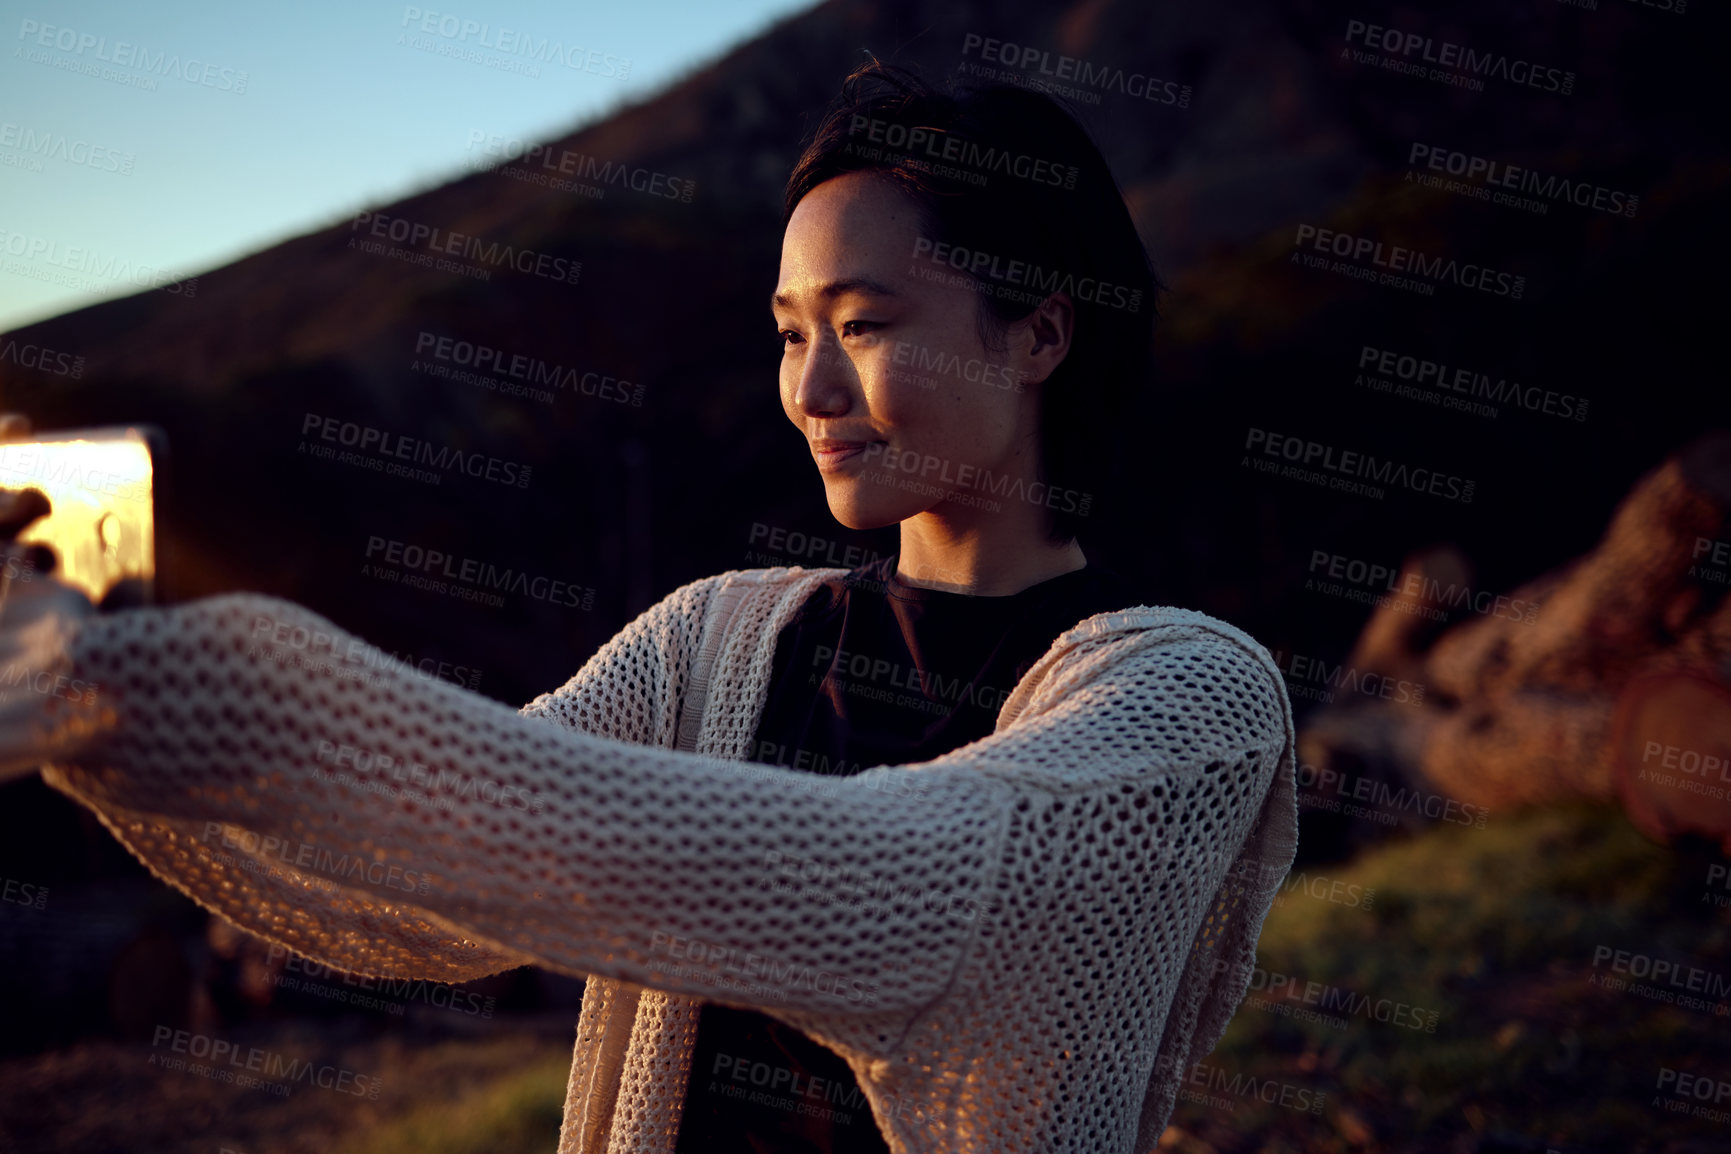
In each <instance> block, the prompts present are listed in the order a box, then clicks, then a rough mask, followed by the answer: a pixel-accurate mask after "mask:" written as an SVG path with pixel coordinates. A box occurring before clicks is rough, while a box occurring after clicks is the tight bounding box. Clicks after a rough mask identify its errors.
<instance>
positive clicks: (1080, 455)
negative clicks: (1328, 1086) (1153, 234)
mask: <svg viewBox="0 0 1731 1154" xmlns="http://www.w3.org/2000/svg"><path fill="white" fill-rule="evenodd" d="M1153 289H1154V284H1153V278H1152V274H1151V272H1150V271H1149V269H1148V266H1147V259H1146V255H1145V253H1144V251H1143V249H1142V247H1141V245H1140V242H1139V240H1138V239H1137V237H1136V234H1135V230H1134V226H1133V225H1132V223H1131V221H1130V217H1129V214H1128V212H1127V211H1126V209H1125V207H1124V204H1123V200H1122V197H1121V195H1120V194H1119V192H1118V190H1117V187H1116V185H1115V183H1114V182H1113V181H1112V178H1111V174H1110V172H1109V170H1108V168H1107V166H1106V164H1105V162H1104V160H1103V159H1102V158H1101V156H1100V154H1099V152H1098V150H1097V149H1095V148H1094V146H1093V145H1092V143H1091V142H1090V141H1089V140H1088V139H1087V137H1086V135H1085V134H1084V133H1083V132H1082V131H1081V129H1080V128H1079V127H1078V126H1077V125H1076V123H1075V122H1074V121H1073V120H1072V119H1071V118H1070V117H1069V116H1068V115H1067V114H1066V113H1064V112H1063V110H1062V109H1060V108H1059V107H1058V106H1057V105H1056V104H1055V103H1053V102H1052V101H1051V100H1049V99H1048V98H1046V97H1044V96H1042V95H1039V94H1035V93H1029V92H1023V91H1019V90H1015V89H1010V88H1003V87H994V88H986V89H981V90H977V91H975V92H973V93H970V94H965V95H963V96H961V97H959V98H951V97H946V96H943V95H940V94H938V93H936V92H933V91H931V90H930V89H928V88H926V87H925V86H924V85H922V84H920V83H919V82H918V81H917V80H915V79H914V78H912V77H910V76H907V75H905V74H902V73H900V72H898V71H896V70H892V69H888V68H885V67H883V66H880V65H876V64H873V65H870V66H868V67H866V68H863V69H861V70H860V71H859V72H857V73H856V74H855V75H854V76H852V77H850V78H849V80H848V82H847V83H846V84H845V85H844V88H843V93H842V98H841V100H840V102H839V103H838V105H837V106H836V108H835V109H833V110H832V111H831V113H830V115H829V117H828V118H827V119H826V120H825V122H824V123H823V125H822V126H821V127H820V128H819V130H818V132H817V133H816V135H815V137H814V139H813V141H812V143H811V145H810V146H809V147H808V148H807V150H806V152H805V154H804V155H803V156H802V157H801V159H800V161H799V163H798V165H797V166H796V168H795V171H794V173H793V176H792V178H791V179H790V181H789V185H788V192H787V215H786V231H785V236H784V240H783V249H782V262H781V272H780V278H779V280H778V283H777V285H776V288H775V293H774V299H773V302H772V307H773V310H774V314H775V320H776V325H777V329H778V331H779V334H780V337H781V340H782V342H783V345H784V352H783V359H782V367H781V397H782V402H783V406H784V408H785V410H786V412H787V415H788V417H789V419H790V420H791V421H792V422H793V424H794V425H795V426H796V427H797V428H798V429H799V430H800V432H801V433H802V434H803V435H804V436H805V438H806V439H807V441H808V442H809V444H810V446H811V451H812V454H813V456H814V458H815V460H816V463H817V466H818V470H819V473H820V475H821V477H822V479H823V483H824V489H825V493H826V496H827V497H828V501H829V506H830V509H831V511H832V512H833V513H834V515H835V516H836V517H837V519H838V520H840V521H841V522H842V523H844V524H846V525H848V526H850V527H854V528H862V529H863V528H873V527H878V526H884V525H888V524H891V523H895V524H898V525H899V526H900V536H901V548H900V551H899V553H898V554H897V555H896V556H895V557H892V558H888V559H886V560H883V561H879V562H875V563H874V564H872V565H868V566H865V567H863V568H861V569H859V570H854V571H851V572H844V571H840V570H832V569H820V570H806V569H801V568H774V569H758V570H746V571H734V572H729V573H724V574H720V575H719V576H716V577H712V578H707V579H704V580H700V581H696V582H693V583H691V584H689V585H686V586H684V587H682V588H680V589H678V590H675V591H674V592H673V593H672V594H670V595H668V597H666V598H665V599H664V600H662V601H661V602H660V603H658V604H657V605H655V606H653V607H652V608H650V609H649V610H647V611H646V612H645V613H643V614H642V615H641V616H640V617H638V618H637V619H636V620H634V621H633V622H631V623H630V624H629V625H627V626H626V627H625V628H624V629H623V630H622V631H621V632H620V633H619V634H618V635H617V636H615V637H614V638H613V639H612V640H611V641H609V642H608V643H607V644H606V645H604V646H603V647H602V648H601V650H600V651H599V652H597V653H596V654H595V656H594V657H592V658H591V659H590V660H589V661H588V662H587V663H586V664H585V665H584V666H583V668H582V669H581V670H580V671H579V672H578V673H577V675H576V676H575V677H573V678H572V679H571V681H569V682H568V683H567V684H565V685H564V686H562V687H561V688H559V689H558V690H556V691H554V692H553V693H550V694H545V695H543V696H541V697H539V698H537V699H536V700H535V701H533V702H531V703H529V704H528V705H527V706H525V707H524V708H523V709H522V710H521V711H520V713H514V712H513V711H511V710H509V709H507V708H505V707H503V706H501V705H498V704H497V703H494V702H491V701H488V700H485V699H483V698H480V697H478V696H476V695H473V694H470V693H467V692H465V691H463V690H461V689H458V688H457V687H454V686H452V685H449V684H446V683H432V682H428V681H426V680H424V679H420V678H417V677H415V676H413V675H412V674H411V673H410V672H409V671H407V670H404V669H402V668H400V667H395V666H393V665H391V664H390V663H388V662H383V663H382V662H381V660H380V658H379V655H378V654H377V651H375V650H372V649H371V648H370V647H368V646H365V645H364V644H363V643H361V642H360V641H358V639H355V638H353V637H351V636H349V635H348V634H346V633H344V632H343V631H342V630H340V629H338V628H337V627H336V626H334V625H332V624H331V623H329V622H328V621H325V620H323V619H322V618H319V617H317V616H316V615H314V614H312V613H309V612H307V611H306V610H304V609H301V608H299V607H298V606H295V605H292V604H290V603H288V602H284V601H282V600H280V599H276V598H269V597H263V596H258V595H252V594H235V595H229V596H223V597H213V598H208V599H205V600H203V601H198V602H194V603H190V604H187V605H181V606H175V607H170V608H166V609H150V610H131V611H125V612H120V613H114V614H104V615H100V616H97V615H92V614H90V613H89V612H88V611H87V607H85V606H82V605H79V604H78V603H77V601H76V600H75V599H74V598H72V597H71V596H69V595H68V594H67V593H66V592H65V591H64V590H63V589H60V588H56V587H53V586H51V585H49V584H48V583H45V582H41V581H38V582H34V583H32V584H31V585H29V586H25V585H18V586H16V587H14V588H12V589H11V590H10V591H9V600H8V603H7V604H6V606H5V607H4V609H3V610H0V656H4V657H5V658H7V659H9V660H14V661H22V662H25V663H27V664H29V665H30V667H32V668H42V669H51V670H54V671H57V672H67V673H76V675H77V676H78V677H81V678H82V679H84V680H86V681H92V682H95V683H97V684H98V685H99V686H100V691H99V693H98V694H97V695H96V697H97V700H96V701H95V702H89V701H76V702H71V701H67V700H64V699H61V698H54V697H40V696H38V695H31V694H22V695H18V694H15V695H14V699H13V700H11V701H8V702H7V703H6V705H5V710H4V712H3V713H0V758H3V764H5V765H7V766H10V767H12V770H13V772H22V771H27V770H28V769H30V768H33V767H35V766H37V765H39V764H41V763H42V762H45V761H46V762H50V763H51V765H50V766H49V767H48V768H45V769H44V770H43V773H44V777H45V778H46V779H47V780H48V781H49V782H50V784H52V785H54V786H55V787H56V788H58V789H60V790H62V791H63V792H65V793H67V794H69V795H70V796H72V797H74V798H75V799H77V800H78V801H80V802H82V803H83V804H85V805H88V806H90V807H91V808H92V809H94V810H95V811H96V812H97V813H98V814H99V815H100V816H101V818H102V820H103V821H104V822H105V823H106V824H107V825H108V827H109V828H110V829H111V830H112V831H113V832H114V833H115V835H116V837H118V838H119V839H120V840H121V841H122V842H123V843H124V844H126V845H127V847H128V848H129V849H131V850H132V851H133V852H134V853H135V854H137V855H138V856H139V857H140V858H141V859H143V860H144V861H145V862H146V863H147V864H148V865H149V866H150V867H151V868H152V870H153V871H155V872H156V873H157V874H158V876H161V877H163V878H164V879H166V880H168V881H169V882H170V883H172V884H174V885H176V886H177V887H179V888H180V889H182V890H183V891H185V892H186V893H188V894H189V895H191V896H192V897H193V898H195V899H196V900H198V901H199V902H200V903H201V904H203V905H205V906H206V907H208V908H210V909H211V910H213V911H215V912H216V913H219V914H221V915H222V916H224V917H226V918H229V919H231V920H232V921H234V922H236V923H238V924H239V925H241V926H242V927H243V928H245V929H248V930H250V931H252V932H253V933H256V934H259V935H261V936H263V937H265V938H268V939H270V940H271V941H273V942H277V943H280V944H282V945H284V946H286V947H288V948H289V949H292V950H294V951H296V952H298V953H301V954H305V955H307V956H310V957H312V958H314V959H317V960H319V961H321V962H324V963H327V964H330V965H333V966H336V967H339V968H341V969H346V970H352V971H357V972H361V973H366V974H374V975H384V976H392V977H426V978H438V979H443V980H449V981H456V980H462V979H468V978H473V977H477V976H480V975H483V974H487V973H493V972H496V971H498V970H500V969H503V968H506V967H510V966H516V965H522V964H528V963H533V964H537V965H542V966H545V967H547V968H549V969H553V970H557V971H561V972H565V973H572V974H580V975H586V976H589V977H590V981H589V984H588V987H587V989H586V991H585V997H584V1006H583V1013H582V1018H581V1020H580V1021H579V1023H578V1038H577V1047H576V1052H575V1055H574V1060H573V1066H572V1079H571V1085H570V1090H569V1094H568V1098H567V1104H566V1116H565V1125H564V1129H563V1132H562V1135H561V1144H560V1149H561V1151H579V1150H581V1151H600V1150H606V1151H610V1152H615V1154H617V1152H619V1151H626V1150H631V1151H639V1150H643V1151H647V1150H660V1151H668V1150H673V1149H675V1148H676V1146H677V1148H678V1149H682V1150H684V1149H689V1150H731V1149H738V1150H756V1151H763V1150H785V1151H792V1150H800V1151H806V1150H838V1151H839V1150H864V1149H885V1148H888V1149H891V1150H895V1151H939V1150H942V1151H950V1152H955V1151H975V1152H985V1151H1047V1150H1064V1151H1130V1150H1137V1151H1145V1150H1148V1149H1151V1148H1152V1147H1153V1145H1154V1143H1155V1141H1156V1140H1157V1139H1158V1137H1159V1135H1160V1133H1161V1131H1162V1129H1163V1128H1164V1126H1165V1122H1166V1119H1167V1116H1168V1114H1169V1113H1170V1111H1171V1107H1172V1103H1173V1099H1174V1095H1175V1093H1176V1090H1177V1088H1178V1085H1179V1082H1180V1080H1181V1078H1182V1077H1183V1076H1184V1074H1185V1073H1186V1072H1187V1071H1188V1070H1189V1069H1190V1066H1191V1064H1192V1063H1194V1062H1195V1061H1197V1060H1198V1059H1200V1058H1201V1057H1203V1056H1204V1055H1206V1054H1207V1052H1208V1051H1209V1049H1211V1048H1212V1046H1213V1044H1214V1042H1215V1041H1216V1040H1217V1039H1218V1037H1219V1035H1220V1032H1221V1031H1222V1030H1223V1029H1224V1026H1225V1023H1226V1021H1227V1020H1228V1018H1229V1017H1230V1015H1231V1013H1232V1011H1233V1009H1234V1008H1235V1007H1236V1005H1237V1003H1238V1001H1239V999H1240V998H1241V997H1242V995H1243V993H1244V990H1245V988H1246V984H1247V982H1248V978H1249V974H1250V969H1251V966H1252V962H1253V958H1254V951H1255V943H1256V937H1257V934H1258V932H1259V930H1260V926H1261V921H1262V918H1263V915H1264V914H1265V912H1266V910H1267V908H1268V906H1269V903H1270V901H1271V900H1272V896H1273V893H1274V890H1275V887H1276V886H1277V884H1278V879H1279V876H1280V874H1281V873H1283V872H1284V869H1285V867H1286V866H1287V865H1288V864H1289V863H1290V861H1291V859H1292V854H1293V850H1294V846H1295V841H1296V807H1295V805H1294V800H1293V780H1292V778H1293V760H1292V759H1293V743H1292V725H1291V709H1290V704H1289V703H1288V701H1287V699H1286V695H1285V691H1284V689H1283V686H1282V682H1281V679H1280V677H1279V673H1278V670H1277V669H1276V668H1275V667H1274V665H1273V663H1272V662H1271V660H1270V659H1269V657H1268V655H1267V652H1266V651H1265V650H1263V649H1262V648H1261V647H1260V646H1259V645H1257V644H1256V643H1255V642H1254V641H1253V640H1251V639H1250V638H1249V637H1247V636H1245V635H1244V634H1242V633H1240V632H1239V631H1237V630H1236V629H1234V628H1232V627H1231V626H1228V625H1225V624H1223V623H1221V622H1218V621H1215V620H1213V619H1211V618H1208V617H1205V616H1203V615H1202V614H1199V613H1195V612H1191V611H1186V610H1181V609H1170V608H1149V607H1147V606H1139V605H1135V604H1134V600H1135V599H1134V597H1133V594H1131V593H1130V592H1128V591H1127V588H1126V587H1125V586H1124V585H1123V583H1122V582H1121V581H1119V580H1118V579H1117V578H1115V577H1113V576H1111V575H1110V574H1107V573H1104V572H1101V571H1099V570H1097V569H1096V568H1095V567H1092V566H1090V565H1088V563H1087V559H1086V557H1085V556H1084V554H1083V552H1082V550H1081V547H1080V545H1079V544H1078V542H1077V540H1076V533H1077V530H1078V528H1079V527H1080V526H1081V525H1082V523H1083V521H1084V518H1085V517H1086V515H1087V514H1088V512H1089V510H1090V509H1091V505H1092V497H1093V493H1094V492H1095V491H1096V490H1095V485H1096V483H1097V482H1098V480H1099V478H1100V477H1101V473H1100V472H1099V469H1098V466H1099V465H1100V464H1101V460H1102V457H1103V453H1102V451H1101V449H1100V444H1101V440H1102V435H1103V433H1105V432H1106V431H1109V430H1110V429H1111V428H1112V424H1111V422H1113V421H1114V420H1116V414H1117V413H1118V412H1119V411H1121V409H1122V398H1123V397H1124V396H1126V395H1127V394H1128V392H1129V391H1130V390H1133V389H1134V388H1136V387H1138V386H1139V385H1141V384H1142V383H1143V378H1144V377H1145V376H1146V370H1147V356H1148V340H1149V337H1150V336H1151V332H1152V324H1153V315H1152V314H1153V302H1152V296H1153ZM1101 422H1105V423H1104V424H1102V423H1101ZM549 723H552V724H549ZM687 751H690V752H687ZM748 759H749V760H755V761H759V762H768V763H772V764H776V765H781V766H786V767H790V768H788V769H786V770H780V771H761V770H760V771H756V772H752V771H749V770H744V768H743V767H742V764H741V763H742V762H745V761H747V760H748ZM812 770H815V771H817V772H822V773H829V774H831V775H834V776H835V780H833V781H824V782H822V783H821V786H822V788H813V787H812V786H813V782H814V781H815V779H814V778H813V777H812V776H811V773H810V771H812ZM362 863H364V868H362ZM266 867H268V868H266ZM411 875H413V879H414V880H413V884H408V883H409V879H410V877H411ZM333 879H334V880H335V882H336V884H334V885H333V884H332V883H333ZM694 1055H695V1057H694ZM868 1104H869V1117H868V1113H867V1110H866V1109H865V1108H864V1107H865V1106H867V1105H868Z"/></svg>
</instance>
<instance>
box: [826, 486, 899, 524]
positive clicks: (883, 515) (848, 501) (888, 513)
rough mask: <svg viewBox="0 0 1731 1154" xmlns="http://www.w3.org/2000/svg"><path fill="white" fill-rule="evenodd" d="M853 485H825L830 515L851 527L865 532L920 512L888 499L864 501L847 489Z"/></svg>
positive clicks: (897, 522) (896, 522) (895, 522)
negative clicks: (900, 505) (896, 504)
mask: <svg viewBox="0 0 1731 1154" xmlns="http://www.w3.org/2000/svg"><path fill="white" fill-rule="evenodd" d="M851 488H852V486H848V487H846V488H844V487H843V486H840V485H834V484H831V485H827V486H825V493H826V495H827V496H828V498H829V512H830V516H832V517H834V518H835V519H836V520H837V521H840V522H841V523H842V524H843V525H845V526H847V527H848V528H849V529H857V530H860V531H861V532H864V531H866V530H868V529H882V528H884V527H885V526H887V525H897V524H900V523H901V522H902V521H905V520H906V519H907V518H909V517H911V516H913V515H914V514H915V513H917V512H919V510H918V509H907V508H899V507H896V506H894V505H892V504H891V503H889V502H887V501H862V500H859V499H858V494H857V493H855V492H850V491H847V490H848V489H851Z"/></svg>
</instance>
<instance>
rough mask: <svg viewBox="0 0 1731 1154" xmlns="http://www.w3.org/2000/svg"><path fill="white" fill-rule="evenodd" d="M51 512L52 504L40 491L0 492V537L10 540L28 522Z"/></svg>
mask: <svg viewBox="0 0 1731 1154" xmlns="http://www.w3.org/2000/svg"><path fill="white" fill-rule="evenodd" d="M53 511H54V505H53V503H52V502H51V501H49V500H48V494H46V493H44V492H43V491H42V490H41V489H5V490H0V537H3V538H5V539H6V540H11V539H12V538H13V537H16V536H17V535H18V534H19V533H22V532H23V531H24V527H25V526H26V525H28V524H30V522H32V521H34V520H36V518H38V517H46V516H47V515H48V514H49V513H51V512H53Z"/></svg>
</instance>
